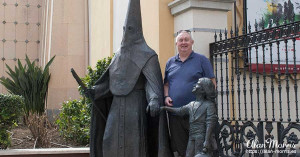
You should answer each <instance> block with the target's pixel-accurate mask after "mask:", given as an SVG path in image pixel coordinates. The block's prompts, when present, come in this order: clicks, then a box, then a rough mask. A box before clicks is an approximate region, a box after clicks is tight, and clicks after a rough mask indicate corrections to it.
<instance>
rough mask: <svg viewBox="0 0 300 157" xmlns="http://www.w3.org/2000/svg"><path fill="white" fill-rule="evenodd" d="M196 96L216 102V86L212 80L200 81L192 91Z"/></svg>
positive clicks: (204, 79)
mask: <svg viewBox="0 0 300 157" xmlns="http://www.w3.org/2000/svg"><path fill="white" fill-rule="evenodd" d="M192 92H193V93H194V94H195V95H196V96H197V95H204V98H205V99H208V100H211V101H214V99H215V98H216V96H217V95H216V90H215V85H214V83H213V82H212V81H211V79H209V78H206V77H203V78H200V79H199V80H198V82H197V83H196V85H195V86H194V88H193V91H192Z"/></svg>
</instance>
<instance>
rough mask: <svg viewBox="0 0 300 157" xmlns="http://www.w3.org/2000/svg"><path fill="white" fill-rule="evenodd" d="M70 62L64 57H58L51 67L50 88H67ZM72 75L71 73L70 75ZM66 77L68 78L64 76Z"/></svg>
mask: <svg viewBox="0 0 300 157" xmlns="http://www.w3.org/2000/svg"><path fill="white" fill-rule="evenodd" d="M67 65H68V60H67V57H64V56H56V57H55V59H54V61H53V63H52V64H51V67H50V73H51V76H52V78H55V79H52V80H51V82H50V84H49V86H51V87H52V88H67V83H66V82H67V77H66V76H67V75H68V74H69V73H70V69H69V68H68V67H67ZM70 74H71V73H70ZM63 75H66V76H63Z"/></svg>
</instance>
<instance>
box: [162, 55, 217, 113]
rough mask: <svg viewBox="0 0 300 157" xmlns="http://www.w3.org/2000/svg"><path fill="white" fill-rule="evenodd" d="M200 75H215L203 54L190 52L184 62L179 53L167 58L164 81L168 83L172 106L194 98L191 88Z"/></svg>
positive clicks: (210, 76) (181, 104) (212, 76)
mask: <svg viewBox="0 0 300 157" xmlns="http://www.w3.org/2000/svg"><path fill="white" fill-rule="evenodd" d="M201 77H207V78H214V77H215V75H214V72H213V68H212V65H211V63H210V61H209V60H208V59H207V58H206V57H205V56H204V55H201V54H199V53H195V52H192V53H191V54H190V56H189V57H188V58H187V59H186V60H185V61H184V62H182V61H181V60H180V58H179V55H176V56H174V57H171V58H170V59H169V60H168V62H167V64H166V70H165V78H164V83H167V82H168V83H169V96H170V97H171V98H172V100H173V107H181V106H183V105H186V104H188V103H189V102H191V101H194V100H195V99H196V98H195V96H194V94H193V93H192V89H193V87H194V85H195V84H196V83H197V82H198V80H199V78H201Z"/></svg>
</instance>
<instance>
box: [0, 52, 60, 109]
mask: <svg viewBox="0 0 300 157" xmlns="http://www.w3.org/2000/svg"><path fill="white" fill-rule="evenodd" d="M54 58H55V57H53V58H52V59H51V60H50V61H49V62H48V63H47V65H46V66H45V68H44V69H42V68H41V67H39V66H37V65H35V61H33V62H31V61H30V60H29V58H28V56H27V55H26V59H25V61H26V64H25V65H24V66H23V65H22V64H21V62H20V60H18V65H17V66H15V70H14V71H13V70H12V69H11V68H10V67H9V66H8V65H6V67H7V69H8V72H7V74H8V75H9V76H10V78H0V83H1V84H3V85H4V86H5V87H6V89H7V90H8V91H9V93H12V94H16V95H22V96H23V97H24V100H25V106H24V111H25V113H26V115H28V114H29V112H32V113H38V114H40V115H41V114H42V113H44V112H45V108H46V100H47V93H48V84H49V80H50V73H49V66H50V65H51V63H52V62H53V60H54Z"/></svg>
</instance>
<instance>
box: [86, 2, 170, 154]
mask: <svg viewBox="0 0 300 157" xmlns="http://www.w3.org/2000/svg"><path fill="white" fill-rule="evenodd" d="M123 28H124V34H123V40H122V43H121V47H120V49H119V50H118V51H117V52H116V53H115V56H114V58H113V59H112V61H111V64H110V65H109V68H108V69H107V71H106V72H105V73H104V74H103V75H102V76H101V78H100V79H99V80H98V81H97V82H96V83H95V86H94V87H93V88H92V89H87V91H86V92H85V94H86V95H87V96H89V97H92V99H93V102H94V105H93V108H92V122H91V141H90V156H91V157H102V156H103V157H157V156H159V157H168V156H171V155H172V154H171V151H170V149H169V144H168V132H167V124H166V116H165V114H162V115H159V109H160V106H162V105H163V84H162V75H161V70H160V66H159V62H158V57H157V54H156V53H155V51H153V50H152V49H151V48H150V47H149V46H148V45H147V43H146V41H145V39H144V36H143V31H142V19H141V11H140V0H130V1H129V5H128V12H127V18H126V21H125V26H124V27H123Z"/></svg>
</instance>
